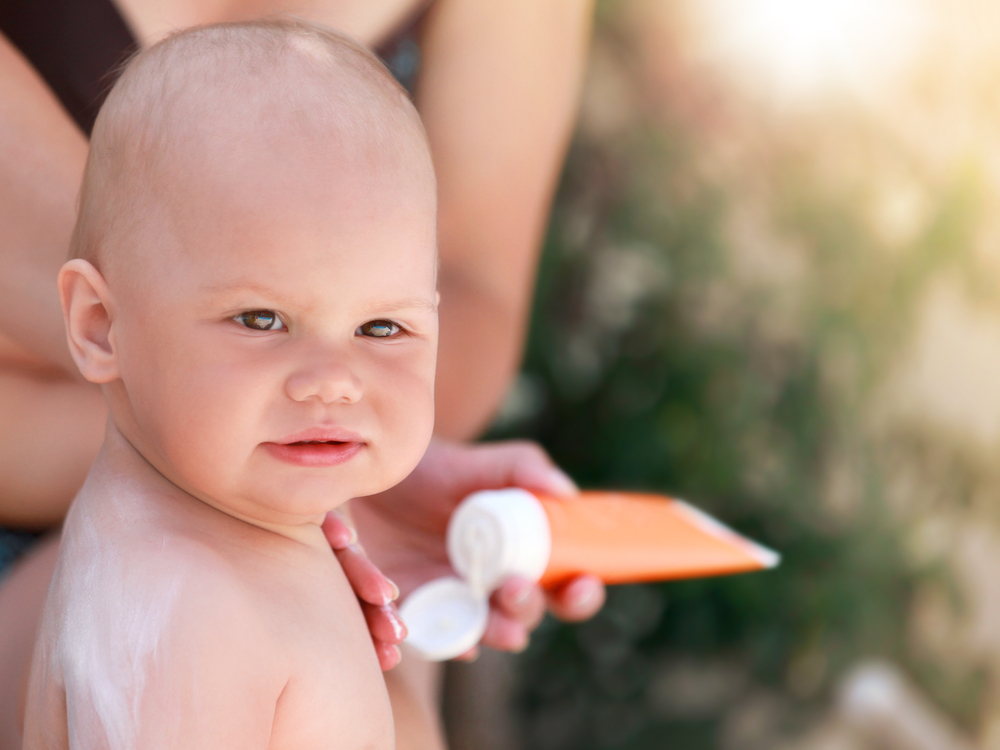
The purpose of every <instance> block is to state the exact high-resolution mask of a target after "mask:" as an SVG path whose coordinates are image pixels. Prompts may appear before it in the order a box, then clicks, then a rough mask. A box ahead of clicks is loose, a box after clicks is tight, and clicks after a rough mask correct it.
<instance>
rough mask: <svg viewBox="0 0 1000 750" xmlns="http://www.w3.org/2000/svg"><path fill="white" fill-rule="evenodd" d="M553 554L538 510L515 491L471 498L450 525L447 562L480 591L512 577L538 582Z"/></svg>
mask: <svg viewBox="0 0 1000 750" xmlns="http://www.w3.org/2000/svg"><path fill="white" fill-rule="evenodd" d="M551 551H552V534H551V531H550V529H549V518H548V516H547V515H545V510H544V509H543V508H542V504H541V503H540V502H538V499H537V498H536V497H535V496H534V495H532V494H531V493H530V492H528V491H526V490H522V489H518V488H516V487H509V488H507V489H502V490H484V491H482V492H476V493H473V494H471V495H469V496H468V497H467V498H465V500H463V501H462V503H461V505H459V506H458V508H457V509H456V510H455V512H454V513H453V514H452V517H451V521H450V522H449V523H448V559H449V560H451V565H452V567H453V568H454V569H455V571H456V572H457V573H458V574H459V575H460V576H462V577H463V578H465V580H467V581H468V582H469V585H470V586H472V588H473V589H476V590H479V591H483V592H487V593H488V592H490V591H493V590H494V589H495V588H497V587H498V586H499V585H500V584H501V583H503V581H504V579H506V578H507V577H509V576H512V575H517V576H522V577H524V578H527V579H528V580H529V581H537V580H538V579H539V578H541V577H542V574H543V573H544V572H545V567H546V566H547V565H548V564H549V554H550V553H551Z"/></svg>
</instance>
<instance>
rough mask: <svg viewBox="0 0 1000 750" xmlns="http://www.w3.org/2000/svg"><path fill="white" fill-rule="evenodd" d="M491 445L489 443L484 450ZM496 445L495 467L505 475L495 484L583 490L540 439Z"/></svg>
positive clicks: (554, 491) (551, 490)
mask: <svg viewBox="0 0 1000 750" xmlns="http://www.w3.org/2000/svg"><path fill="white" fill-rule="evenodd" d="M490 448H491V446H489V445H487V446H484V447H483V448H482V450H484V451H485V450H489V449H490ZM493 449H494V450H496V451H497V452H498V454H497V456H496V461H497V463H496V465H495V468H494V471H499V472H501V473H502V475H503V476H502V477H501V478H500V481H497V482H495V483H494V486H497V487H504V486H512V487H523V488H525V489H528V490H537V491H539V492H546V493H549V494H552V495H558V496H567V495H575V494H577V493H578V492H579V489H577V486H576V485H575V484H574V483H573V480H572V479H570V478H569V476H568V475H567V474H566V473H565V472H564V471H563V470H562V469H560V468H559V467H558V466H556V465H555V464H554V463H553V462H552V459H551V458H549V454H548V453H546V452H545V450H544V449H543V448H542V447H541V446H539V445H537V444H536V443H530V442H526V441H525V442H521V441H517V442H510V443H501V444H498V445H497V446H495V447H493Z"/></svg>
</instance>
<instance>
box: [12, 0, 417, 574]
mask: <svg viewBox="0 0 1000 750" xmlns="http://www.w3.org/2000/svg"><path fill="white" fill-rule="evenodd" d="M429 4H430V3H424V4H423V5H422V6H421V7H420V8H419V9H418V11H417V13H415V14H414V17H413V18H412V19H411V20H410V21H409V22H408V23H407V24H405V25H404V27H403V28H402V29H401V31H400V33H397V34H395V35H393V36H392V37H391V38H390V39H389V40H387V41H386V42H385V43H383V44H381V45H379V47H378V49H376V52H377V53H378V54H379V56H380V57H381V58H382V59H383V60H384V61H385V63H386V66H387V67H388V68H389V70H390V71H391V72H392V74H393V75H394V76H395V77H396V79H397V80H398V81H399V82H400V83H401V84H403V86H405V87H406V89H407V91H410V92H412V91H413V83H414V81H415V80H416V76H417V71H418V70H419V67H420V50H419V48H418V47H417V43H416V34H415V31H416V26H417V24H418V23H419V21H420V19H421V18H422V17H423V15H424V13H426V11H427V8H428V6H429ZM0 32H2V33H3V34H4V35H5V36H6V37H7V38H8V39H9V40H10V41H11V43H12V44H13V45H14V46H15V47H17V48H18V49H19V50H20V51H21V54H22V55H24V56H25V58H27V60H28V62H30V63H31V64H32V65H33V66H34V68H35V70H36V71H38V73H39V74H40V75H41V76H42V78H44V79H45V82H46V83H47V84H48V85H49V88H51V89H52V92H53V93H54V94H55V95H56V96H57V97H58V99H59V101H60V102H61V103H62V105H63V107H64V108H65V109H66V111H67V112H68V113H69V115H70V117H72V118H73V120H74V122H76V124H77V125H79V126H80V129H81V130H82V131H83V132H84V133H86V134H87V135H88V136H89V135H90V131H91V130H92V129H93V127H94V120H95V118H96V117H97V111H98V110H99V109H100V108H101V103H102V102H103V101H104V97H105V96H106V95H107V93H108V90H109V89H110V88H111V85H112V84H113V83H114V81H115V73H116V72H117V71H118V70H119V69H120V68H121V66H122V65H123V64H124V63H125V61H126V60H128V58H129V56H130V55H131V54H132V53H133V52H135V51H136V50H137V49H138V46H139V45H138V43H137V42H136V40H135V37H133V36H132V32H131V31H129V29H128V27H127V26H126V25H125V22H124V20H123V19H122V17H121V15H120V14H119V13H118V9H117V8H115V6H114V5H113V4H112V3H111V0H0ZM39 537H40V535H39V534H34V533H31V532H26V531H19V530H15V529H6V528H4V527H2V526H0V580H2V579H3V577H4V575H5V574H6V572H7V571H8V570H9V568H10V566H11V564H13V562H14V561H15V560H17V558H18V557H20V556H21V555H22V554H24V553H25V552H26V551H27V550H28V549H29V548H30V547H31V546H32V544H34V543H35V542H36V541H37V540H38V539H39Z"/></svg>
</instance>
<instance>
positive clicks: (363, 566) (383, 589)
mask: <svg viewBox="0 0 1000 750" xmlns="http://www.w3.org/2000/svg"><path fill="white" fill-rule="evenodd" d="M323 533H324V534H325V535H326V539H327V541H328V542H329V543H330V546H331V547H332V548H333V553H334V554H335V555H336V556H337V559H338V560H339V561H340V566H341V567H342V568H343V569H344V574H345V575H346V576H347V580H348V581H350V583H351V587H352V588H353V589H354V593H355V594H356V595H357V597H358V601H359V602H360V603H361V611H362V612H364V615H365V621H366V622H367V623H368V630H369V631H371V634H372V641H373V642H374V643H375V653H376V654H377V655H378V662H379V666H381V667H382V671H384V672H387V671H389V670H390V669H392V668H393V667H395V666H396V665H397V664H399V659H400V652H399V646H398V645H397V644H399V643H402V641H403V639H404V638H406V626H405V625H404V624H403V619H402V618H401V617H400V616H399V610H397V609H396V604H395V600H396V599H397V598H399V589H398V588H396V584H394V583H393V582H392V581H390V580H389V579H388V578H386V577H385V576H384V575H383V574H382V571H380V570H379V569H378V568H377V567H375V564H374V563H373V562H372V561H371V560H369V559H368V558H367V557H366V556H365V553H364V550H362V549H361V547H360V546H359V545H358V535H357V533H356V532H355V531H354V529H352V528H351V527H350V526H348V525H347V523H345V522H344V519H343V518H341V516H340V514H338V513H337V512H336V511H330V512H329V513H327V514H326V518H325V519H324V520H323Z"/></svg>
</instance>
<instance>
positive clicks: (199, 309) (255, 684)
mask: <svg viewBox="0 0 1000 750" xmlns="http://www.w3.org/2000/svg"><path fill="white" fill-rule="evenodd" d="M435 213H436V205H435V183H434V175H433V169H432V166H431V161H430V155H429V152H428V148H427V143H426V140H425V136H424V132H423V129H422V126H421V124H420V121H419V119H418V117H417V114H416V111H415V110H414V108H413V106H412V105H411V104H410V102H409V100H408V99H407V97H406V95H405V94H404V92H403V91H402V90H401V89H400V87H399V86H398V85H397V84H396V83H395V82H394V81H393V80H392V78H391V77H390V76H389V74H388V73H387V72H386V71H385V69H384V68H383V67H382V65H381V64H380V63H379V62H378V61H377V59H375V58H374V57H373V56H372V55H371V54H370V53H369V52H367V51H365V50H364V49H363V48H362V47H360V46H359V45H357V44H355V43H353V42H351V41H349V40H346V39H344V38H342V37H340V36H338V35H336V34H334V33H332V32H329V31H326V30H324V29H322V28H321V27H317V26H313V25H310V24H307V23H304V22H298V21H293V20H270V21H260V22H253V23H241V24H224V25H218V26H211V27H205V28H201V29H194V30H191V31H186V32H183V33H180V34H177V35H176V36H173V37H171V38H169V39H167V40H165V41H163V42H161V43H159V44H157V45H156V46H154V47H152V48H151V49H149V50H147V51H145V52H142V53H141V54H139V55H138V56H137V57H136V58H135V59H134V60H133V61H132V62H131V63H130V65H129V66H128V67H127V69H126V70H125V72H124V74H123V75H122V77H121V79H120V80H119V81H118V83H117V84H116V85H115V87H114V89H113V90H112V91H111V93H110V95H109V97H108V99H107V102H106V104H105V105H104V108H103V109H102V110H101V113H100V116H99V118H98V120H97V124H96V126H95V129H94V135H93V141H92V145H91V150H90V157H89V161H88V164H87V169H86V175H85V178H84V184H83V188H82V192H81V197H80V215H79V220H78V223H77V227H76V230H75V234H74V239H73V260H70V261H69V262H68V263H67V264H66V265H65V266H64V267H63V269H62V272H61V273H60V276H59V290H60V294H61V298H62V304H63V310H64V314H65V321H66V328H67V333H68V339H69V344H70V348H71V350H72V353H73V356H74V358H75V360H76V362H77V364H78V366H79V368H80V371H81V372H82V373H83V375H84V377H86V378H87V379H88V380H90V381H92V382H94V383H99V384H101V387H102V388H103V391H104V395H105V397H106V400H107V403H108V407H109V410H110V417H109V420H108V426H107V435H106V438H105V441H104V446H103V448H102V450H101V453H100V456H99V457H98V459H97V461H96V462H95V464H94V466H93V468H92V469H91V471H90V474H89V476H88V478H87V481H86V483H85V484H84V486H83V489H82V490H81V491H80V493H79V495H78V496H77V498H76V500H75V502H74V504H73V507H72V509H71V511H70V513H69V516H68V517H67V520H66V524H65V526H64V530H63V542H62V550H61V552H60V560H59V565H58V568H57V571H56V574H55V578H54V580H53V582H52V586H51V588H50V590H49V595H48V600H47V603H46V610H45V615H44V620H43V623H42V627H41V631H40V635H39V640H38V643H37V646H36V651H35V655H34V662H33V666H32V674H31V682H30V687H29V694H28V704H27V709H26V718H25V744H24V747H25V748H31V749H32V750H34V749H35V748H68V747H73V748H87V749H89V748H110V749H113V750H125V749H128V748H184V750H195V749H197V748H206V749H209V748H210V749H211V750H224V749H226V748H233V749H237V748H238V749H239V750H247V749H249V748H294V749H295V750H308V748H334V747H336V748H373V749H374V748H390V747H392V746H393V742H394V740H393V725H392V715H391V713H390V706H389V701H388V697H387V694H386V690H385V685H384V682H383V680H382V676H381V672H380V670H379V665H378V661H377V658H376V654H375V651H374V648H373V645H372V642H371V639H370V636H369V633H368V628H367V627H366V625H365V621H364V618H363V615H362V612H361V610H360V608H359V606H358V603H357V600H356V598H355V596H354V594H353V592H352V590H351V587H350V585H349V584H348V582H347V580H346V579H345V576H344V573H343V572H342V570H341V568H340V567H339V565H338V563H337V561H336V558H335V557H334V555H333V553H332V552H331V550H330V545H329V544H328V543H327V541H326V539H325V537H324V534H323V532H322V529H321V528H320V524H321V522H322V521H323V518H324V515H325V514H326V513H327V511H329V510H331V509H332V508H335V507H336V506H338V505H340V504H341V503H343V502H344V501H345V500H347V499H349V498H351V497H357V496H363V495H370V494H372V493H376V492H379V491H382V490H384V489H386V488H388V487H390V486H392V485H393V484H395V483H397V482H399V481H400V480H401V479H403V478H404V477H405V476H406V475H407V474H408V473H409V472H410V470H411V469H412V468H413V467H414V466H415V465H416V464H417V462H418V460H419V459H420V457H421V455H422V454H423V452H424V450H425V448H426V446H427V443H428V441H429V439H430V435H431V429H432V421H433V386H434V365H435V355H436V347H437V292H436V263H437V257H436V233H435V232H436V230H435Z"/></svg>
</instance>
